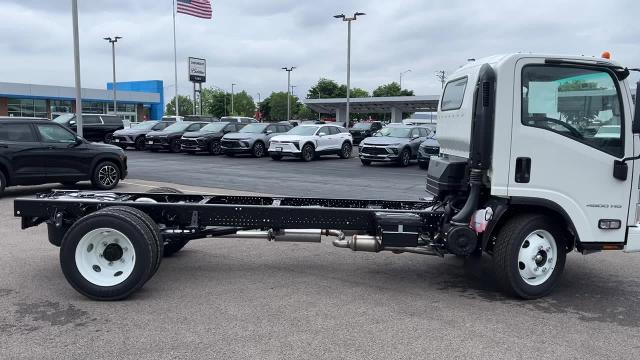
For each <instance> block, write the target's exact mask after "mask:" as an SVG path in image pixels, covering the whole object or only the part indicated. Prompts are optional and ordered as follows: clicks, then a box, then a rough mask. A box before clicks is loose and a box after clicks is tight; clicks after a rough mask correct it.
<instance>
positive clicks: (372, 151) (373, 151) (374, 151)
mask: <svg viewBox="0 0 640 360" xmlns="http://www.w3.org/2000/svg"><path fill="white" fill-rule="evenodd" d="M362 153H363V154H368V155H388V154H389V153H388V152H387V150H386V149H385V148H379V147H367V146H365V147H363V148H362Z"/></svg>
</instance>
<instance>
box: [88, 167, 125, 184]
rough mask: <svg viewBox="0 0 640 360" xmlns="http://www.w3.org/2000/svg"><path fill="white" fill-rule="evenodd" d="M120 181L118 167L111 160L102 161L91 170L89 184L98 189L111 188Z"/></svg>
mask: <svg viewBox="0 0 640 360" xmlns="http://www.w3.org/2000/svg"><path fill="white" fill-rule="evenodd" d="M119 182H120V168H118V165H116V164H114V163H113V162H111V161H103V162H101V163H100V164H98V166H96V167H95V169H94V170H93V175H92V177H91V184H92V185H93V187H95V188H97V189H99V190H111V189H113V188H115V187H116V186H118V183H119Z"/></svg>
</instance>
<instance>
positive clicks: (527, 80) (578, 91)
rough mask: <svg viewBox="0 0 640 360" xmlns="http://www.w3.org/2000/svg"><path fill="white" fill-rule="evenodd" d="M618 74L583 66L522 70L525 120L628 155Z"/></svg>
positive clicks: (543, 66) (611, 152)
mask: <svg viewBox="0 0 640 360" xmlns="http://www.w3.org/2000/svg"><path fill="white" fill-rule="evenodd" d="M620 99H621V96H620V91H619V89H618V87H617V80H615V79H614V77H613V74H611V73H609V72H608V71H606V70H597V69H593V68H584V67H579V66H560V65H529V66H526V67H524V69H523V70H522V124H523V125H526V126H532V127H537V128H541V129H544V130H548V131H550V132H553V133H556V134H558V135H561V136H566V137H567V138H570V139H572V140H574V141H577V142H581V143H583V144H585V145H587V146H590V147H593V148H595V149H598V150H600V151H603V152H606V153H608V154H611V155H613V156H616V157H622V156H624V116H623V113H622V106H621V103H622V102H621V100H620Z"/></svg>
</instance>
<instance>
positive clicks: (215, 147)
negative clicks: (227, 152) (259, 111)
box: [209, 140, 222, 155]
mask: <svg viewBox="0 0 640 360" xmlns="http://www.w3.org/2000/svg"><path fill="white" fill-rule="evenodd" d="M209 154H211V155H220V154H222V145H220V141H219V140H212V141H211V143H210V144H209Z"/></svg>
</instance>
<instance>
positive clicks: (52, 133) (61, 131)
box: [36, 124, 76, 143]
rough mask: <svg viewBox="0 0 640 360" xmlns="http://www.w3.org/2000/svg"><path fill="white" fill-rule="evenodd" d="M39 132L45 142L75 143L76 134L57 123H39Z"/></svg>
mask: <svg viewBox="0 0 640 360" xmlns="http://www.w3.org/2000/svg"><path fill="white" fill-rule="evenodd" d="M36 126H37V128H38V133H40V138H41V139H42V141H43V142H48V143H75V142H76V136H75V135H74V134H73V133H71V132H70V131H69V130H67V129H65V128H63V127H62V126H59V125H56V124H37V125H36Z"/></svg>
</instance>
